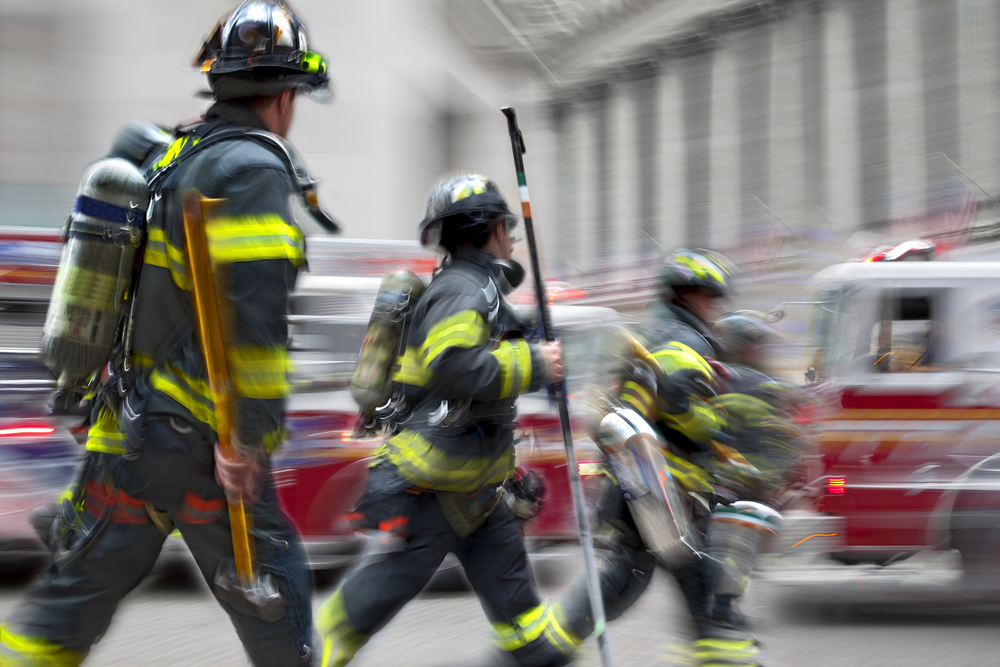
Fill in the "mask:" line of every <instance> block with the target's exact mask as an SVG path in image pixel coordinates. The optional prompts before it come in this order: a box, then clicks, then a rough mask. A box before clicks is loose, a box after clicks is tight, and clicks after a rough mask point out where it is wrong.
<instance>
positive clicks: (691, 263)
mask: <svg viewBox="0 0 1000 667" xmlns="http://www.w3.org/2000/svg"><path fill="white" fill-rule="evenodd" d="M674 260H675V261H677V263H679V264H683V265H684V266H686V267H688V268H689V269H691V270H692V271H693V272H694V275H696V276H698V277H699V278H705V277H707V276H712V277H713V278H715V280H717V281H718V282H719V283H720V284H722V285H725V284H726V279H725V277H723V275H722V274H721V273H719V272H718V271H716V270H715V268H714V267H712V266H710V265H708V264H706V263H704V262H699V261H697V260H696V259H694V258H693V257H687V256H685V255H677V256H675V257H674Z"/></svg>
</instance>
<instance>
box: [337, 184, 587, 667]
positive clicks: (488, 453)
mask: <svg viewBox="0 0 1000 667" xmlns="http://www.w3.org/2000/svg"><path fill="white" fill-rule="evenodd" d="M516 222H517V219H516V218H515V217H514V216H513V215H511V213H510V211H509V210H508V208H507V205H506V203H505V202H504V200H503V198H502V197H501V196H500V193H499V191H498V190H497V188H496V186H495V185H494V184H493V183H492V182H491V181H490V180H488V179H486V178H484V177H482V176H462V177H457V178H451V179H448V180H445V181H443V182H442V183H440V184H439V185H438V186H437V187H436V188H435V190H434V192H433V193H432V194H431V196H430V198H429V199H428V203H427V215H426V218H425V219H424V221H423V222H422V223H421V226H420V240H421V243H422V244H423V245H424V246H426V247H430V248H437V249H440V250H443V251H444V253H445V256H446V260H445V264H444V266H443V268H442V269H441V270H440V272H439V273H438V274H437V275H436V276H435V277H434V279H433V280H432V281H431V284H430V286H429V287H428V288H427V290H426V291H425V292H424V294H423V296H421V298H420V301H419V302H418V304H417V306H416V308H415V309H414V313H413V317H412V320H411V322H410V324H409V328H408V331H407V333H406V334H405V344H404V346H403V350H402V354H401V355H400V356H399V358H398V360H397V367H396V371H395V375H394V378H393V379H394V381H395V382H396V384H397V400H401V401H402V402H403V403H404V404H405V405H406V406H408V407H407V408H406V410H405V416H404V417H403V418H402V419H400V420H399V422H398V423H399V426H398V427H397V432H396V433H395V435H393V436H392V437H390V438H389V439H388V441H387V442H386V443H385V445H384V446H383V447H382V448H381V449H379V451H378V452H377V455H376V462H375V464H374V466H373V467H372V468H371V470H370V473H369V478H368V482H367V486H366V488H365V491H364V494H363V496H362V498H361V500H360V501H359V505H358V507H357V512H356V514H355V520H356V521H358V522H359V523H360V524H361V526H362V527H364V528H367V529H369V530H372V531H377V535H378V538H377V539H374V540H373V543H378V545H379V546H378V547H377V548H378V550H380V552H381V553H378V554H377V555H375V554H372V553H369V554H368V555H366V560H365V561H364V562H363V563H362V566H361V567H360V568H359V569H358V570H356V571H355V572H353V573H352V574H350V575H349V576H348V577H347V579H346V580H345V581H344V582H343V583H342V584H341V585H340V587H339V588H338V589H337V590H336V591H335V592H334V593H333V595H332V596H331V597H330V598H329V599H328V600H327V601H326V602H325V603H324V604H323V605H322V607H321V608H320V610H319V611H318V613H317V630H318V631H319V632H320V634H321V635H322V637H323V655H322V665H323V666H324V667H332V666H334V665H346V664H347V663H349V662H350V661H351V659H352V658H353V656H354V654H355V653H356V652H357V651H358V649H360V648H361V647H362V646H363V645H364V644H365V643H366V642H367V641H368V640H369V639H370V638H371V636H372V635H373V634H375V633H376V632H378V631H379V630H380V629H381V628H382V627H383V626H385V624H386V623H388V622H389V621H390V620H391V619H392V617H393V616H395V614H396V613H397V612H398V611H399V610H400V609H401V608H402V607H403V606H404V605H405V604H406V603H407V602H409V601H410V600H411V599H412V598H413V597H414V596H415V595H417V593H419V592H420V591H421V589H423V587H424V585H425V584H426V583H427V582H428V580H429V579H430V578H431V575H432V574H433V573H434V571H435V570H436V568H437V567H438V565H439V564H440V563H441V561H442V559H444V557H445V555H447V554H448V553H449V552H452V553H454V554H455V555H456V556H457V557H458V559H459V560H460V561H461V563H462V565H463V567H464V570H465V574H466V575H467V576H468V578H469V581H470V582H471V583H472V586H473V588H474V589H475V591H476V593H477V595H479V598H480V601H481V602H482V605H483V608H484V610H485V612H486V616H487V618H489V620H490V622H491V623H492V625H493V628H494V630H495V631H496V633H497V636H498V644H499V646H500V648H501V650H502V655H503V656H504V657H505V659H508V660H512V661H513V662H515V663H517V664H522V665H561V664H565V663H566V662H567V661H568V659H569V658H568V654H569V653H570V652H571V650H572V647H571V646H569V645H568V644H567V643H566V642H564V641H563V639H562V637H564V636H565V633H564V632H563V631H562V630H561V629H560V628H559V627H558V624H557V623H555V621H554V619H553V617H552V615H551V613H550V610H549V609H548V607H547V606H546V605H545V603H544V602H542V601H541V600H539V597H538V594H537V592H536V590H535V586H534V583H533V581H532V578H531V573H530V571H529V569H528V560H527V555H526V552H525V549H524V544H523V542H522V540H521V536H520V535H519V533H518V530H517V523H516V519H515V517H514V515H513V514H512V512H511V510H510V509H509V508H508V507H507V505H506V504H505V503H503V502H499V501H498V490H499V489H500V487H501V486H502V485H504V483H505V480H507V481H508V483H510V480H511V479H513V478H514V477H515V475H514V443H513V422H514V417H515V407H514V404H515V402H516V399H517V396H518V395H519V394H522V393H526V392H529V391H535V390H537V389H539V388H541V387H542V386H544V385H545V384H547V383H550V382H553V381H557V380H559V379H561V378H562V373H563V369H562V352H561V348H560V347H559V344H558V343H548V344H542V345H532V344H529V343H528V342H527V341H525V340H524V338H523V333H522V331H523V329H522V325H521V323H520V322H519V321H518V320H517V318H516V317H515V315H514V313H513V312H512V311H511V310H510V308H509V307H508V306H507V304H506V303H505V302H504V300H503V296H504V295H505V294H507V293H508V292H509V291H510V290H511V289H512V288H513V287H515V286H516V285H517V284H518V283H519V282H520V281H521V280H522V279H523V277H524V272H523V270H521V269H520V267H519V266H518V265H517V264H516V263H512V262H510V253H511V251H512V249H513V243H512V242H511V239H510V236H509V233H510V230H511V228H513V226H514V225H515V224H516Z"/></svg>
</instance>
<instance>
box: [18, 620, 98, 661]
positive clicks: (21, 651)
mask: <svg viewBox="0 0 1000 667" xmlns="http://www.w3.org/2000/svg"><path fill="white" fill-rule="evenodd" d="M85 657H87V656H86V655H85V654H83V653H80V652H79V651H72V650H70V649H68V648H63V647H62V646H59V645H58V644H55V643H53V642H50V641H49V640H48V639H46V638H45V637H31V636H28V635H23V634H20V633H18V632H14V630H13V629H12V628H11V626H10V625H9V624H8V623H4V624H3V625H0V665H4V667H76V666H77V665H79V664H80V663H82V662H83V659H84V658H85Z"/></svg>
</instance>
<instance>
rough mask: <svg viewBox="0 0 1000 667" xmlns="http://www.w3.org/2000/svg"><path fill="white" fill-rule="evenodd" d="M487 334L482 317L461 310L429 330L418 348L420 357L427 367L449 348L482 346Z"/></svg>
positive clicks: (471, 311) (474, 312) (472, 312)
mask: <svg viewBox="0 0 1000 667" xmlns="http://www.w3.org/2000/svg"><path fill="white" fill-rule="evenodd" d="M489 334H490V332H489V329H487V328H486V323H485V322H484V321H483V316H482V315H480V314H479V313H477V312H476V311H474V310H463V311H462V312H460V313H455V314H454V315H452V316H450V317H446V318H444V319H443V320H441V321H440V322H438V323H437V324H435V325H434V326H432V327H431V328H430V331H428V332H427V337H426V338H425V339H424V344H423V345H421V346H420V356H422V357H423V359H424V364H425V365H427V364H430V363H431V362H432V361H434V360H435V359H437V358H438V356H439V355H440V354H441V353H442V352H444V351H445V350H447V349H448V348H449V347H462V348H470V347H479V346H481V345H484V344H485V343H486V339H487V338H488V337H489Z"/></svg>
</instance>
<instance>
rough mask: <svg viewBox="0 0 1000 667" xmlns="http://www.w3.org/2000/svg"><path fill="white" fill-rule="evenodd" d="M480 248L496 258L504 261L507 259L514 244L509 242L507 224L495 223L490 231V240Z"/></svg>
mask: <svg viewBox="0 0 1000 667" xmlns="http://www.w3.org/2000/svg"><path fill="white" fill-rule="evenodd" d="M480 250H482V251H483V252H488V253H489V254H491V255H493V257H495V258H496V259H502V260H503V261H505V262H506V261H508V260H509V259H510V255H511V253H512V252H513V251H514V246H513V245H512V244H511V242H510V234H508V233H507V225H505V224H502V223H501V224H499V225H496V226H495V227H494V228H493V231H492V232H490V240H489V241H487V242H486V245H484V246H483V247H482V248H480Z"/></svg>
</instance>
